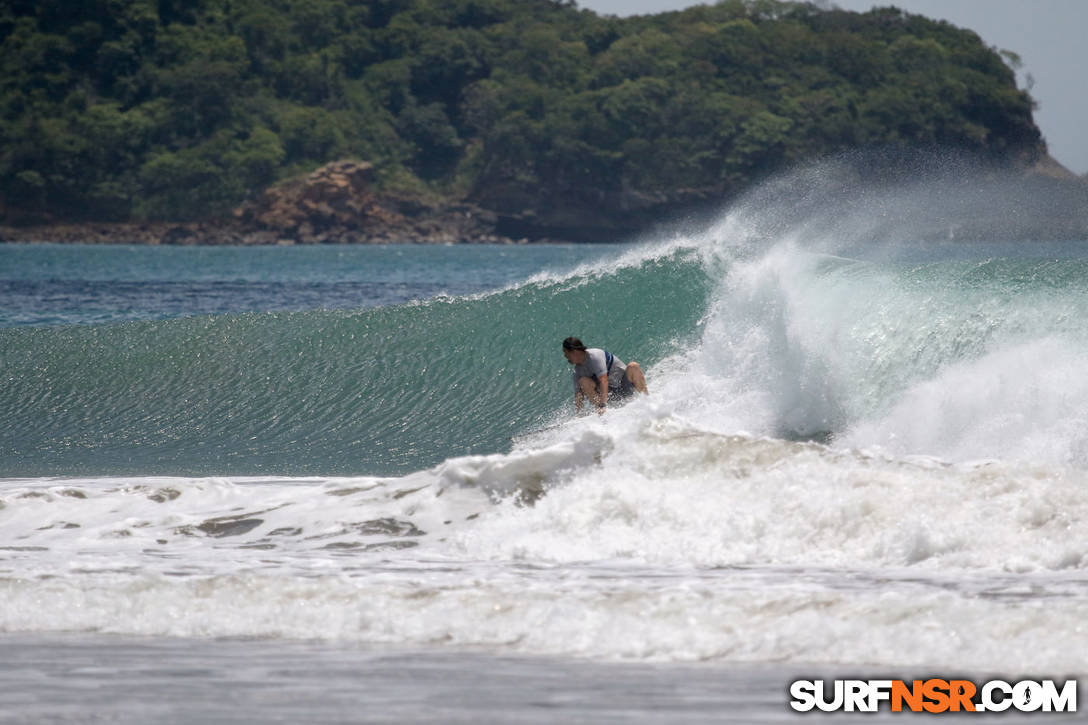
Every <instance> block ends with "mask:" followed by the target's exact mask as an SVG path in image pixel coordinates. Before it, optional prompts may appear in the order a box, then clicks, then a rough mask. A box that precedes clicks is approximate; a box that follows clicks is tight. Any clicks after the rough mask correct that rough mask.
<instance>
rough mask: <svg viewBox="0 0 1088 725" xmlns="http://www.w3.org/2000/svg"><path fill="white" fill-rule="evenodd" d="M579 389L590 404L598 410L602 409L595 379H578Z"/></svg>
mask: <svg viewBox="0 0 1088 725" xmlns="http://www.w3.org/2000/svg"><path fill="white" fill-rule="evenodd" d="M578 388H579V389H580V390H581V391H582V395H584V396H586V399H587V400H589V402H590V403H592V404H593V405H595V406H597V407H598V408H599V407H601V406H600V402H599V399H600V396H599V395H598V394H597V381H596V380H594V379H593V378H578Z"/></svg>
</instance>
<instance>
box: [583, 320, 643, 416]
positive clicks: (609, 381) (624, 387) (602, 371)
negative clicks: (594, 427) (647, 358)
mask: <svg viewBox="0 0 1088 725" xmlns="http://www.w3.org/2000/svg"><path fill="white" fill-rule="evenodd" d="M563 357H565V358H567V362H569V363H570V364H572V365H573V366H574V408H575V410H577V411H578V412H579V413H581V412H582V405H583V403H584V401H585V399H586V398H589V400H590V402H592V403H593V404H594V405H596V406H597V412H598V413H603V412H604V410H605V405H607V403H608V400H609V395H610V394H611V400H613V401H617V400H624V399H626V398H629V397H631V396H632V395H634V393H635V391H636V390H637V391H638V392H640V393H642V394H643V395H649V392H650V391H648V390H647V389H646V377H645V376H644V375H643V374H642V367H641V366H640V365H639V364H638V363H637V362H634V361H632V362H629V363H626V364H624V362H623V361H622V360H620V359H619V358H618V357H616V356H615V355H613V354H612V353H610V352H608V351H607V350H602V349H600V348H596V347H591V348H587V347H586V346H585V345H584V344H583V343H582V341H581V340H579V339H578V338H577V337H568V338H567V339H566V340H563Z"/></svg>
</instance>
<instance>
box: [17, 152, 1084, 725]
mask: <svg viewBox="0 0 1088 725" xmlns="http://www.w3.org/2000/svg"><path fill="white" fill-rule="evenodd" d="M818 181H819V182H820V183H819V184H816V185H814V184H813V179H812V177H811V176H804V175H802V176H800V177H797V178H794V179H793V180H791V182H790V184H788V185H786V186H783V185H774V184H771V185H769V186H767V187H764V189H763V190H762V191H761V192H760V193H757V194H754V195H750V196H749V197H748V198H746V199H745V200H742V201H740V202H738V203H737V204H735V205H733V206H732V207H730V208H728V209H726V210H724V211H723V212H722V214H721V215H720V216H719V217H718V218H717V220H716V221H715V222H714V223H712V224H710V225H703V226H700V227H693V228H688V229H684V228H679V227H678V228H676V229H674V230H672V231H669V232H667V233H666V232H663V233H660V234H657V235H647V237H646V238H645V239H642V240H638V241H635V242H633V243H631V244H626V245H620V246H604V245H578V246H561V245H554V246H532V245H529V246H502V247H498V246H467V245H466V246H452V247H432V246H422V245H398V246H389V247H307V248H303V247H277V248H260V249H250V248H211V247H186V248H157V247H134V246H124V245H116V246H93V247H91V246H87V247H83V246H56V245H23V244H12V245H0V375H2V378H3V385H2V386H0V653H3V656H2V657H0V684H2V685H3V686H0V722H2V723H54V722H57V723H59V722H81V723H84V722H85V723H98V722H102V723H105V722H110V723H147V722H157V723H250V722H253V723H256V722H292V723H304V722H305V723H346V722H400V723H460V722H464V723H486V722H495V723H514V722H516V723H558V722H564V723H565V722H594V723H599V722H639V723H666V722H667V723H712V722H714V723H718V722H737V723H757V722H782V721H793V720H796V719H804V717H805V716H804V715H800V714H797V713H793V712H792V710H791V709H790V707H789V704H788V703H789V700H790V696H789V693H788V686H789V683H790V682H791V681H792V680H794V679H798V678H813V677H824V678H828V679H834V678H835V677H861V678H889V677H894V678H899V677H902V678H905V679H910V678H912V677H913V678H919V677H923V678H924V677H930V676H937V677H950V676H966V677H968V678H970V679H973V680H975V681H979V682H981V681H985V680H987V679H991V678H993V677H1002V678H1006V679H1008V680H1009V681H1013V682H1014V681H1017V680H1023V679H1040V678H1051V679H1058V680H1066V679H1075V678H1081V679H1084V678H1086V677H1088V660H1086V656H1085V653H1086V652H1088V497H1086V495H1085V492H1086V487H1088V373H1086V371H1085V361H1086V360H1088V328H1086V327H1085V322H1084V320H1085V319H1086V318H1088V242H1085V241H1081V240H1064V239H1057V240H1055V239H1029V240H1024V239H1020V238H1017V239H1013V238H1011V236H1012V235H1008V234H1007V235H1004V236H1003V234H1002V231H1003V230H1006V229H1008V228H1009V225H1008V224H1007V220H1005V219H1003V218H1001V216H1000V215H995V214H994V213H993V211H992V208H993V207H992V205H989V206H986V209H987V211H986V214H987V216H986V218H985V221H986V222H987V225H985V226H986V229H985V230H984V231H985V233H983V232H982V231H979V230H980V228H981V227H980V226H979V224H978V220H979V213H978V210H979V206H978V204H977V203H976V201H974V199H976V196H974V195H972V196H971V197H970V198H966V197H967V195H964V194H962V193H959V195H958V196H957V192H956V189H955V188H953V189H949V188H948V187H947V186H946V187H941V186H940V185H939V184H934V183H926V184H921V183H919V184H915V185H910V184H908V185H906V186H904V185H903V184H902V183H899V184H898V185H896V186H894V187H893V188H883V189H869V190H867V191H865V192H864V193H860V192H859V193H858V194H854V195H849V194H843V193H842V191H841V186H840V185H838V184H837V183H832V182H835V181H836V178H835V177H834V175H833V174H831V175H830V177H829V175H828V173H827V172H826V171H825V172H822V175H820V176H819V178H818ZM799 184H800V185H801V187H800V188H802V189H803V190H806V191H805V193H803V194H798V193H796V192H797V189H798V188H799V187H798V185H799ZM956 188H960V187H956ZM786 192H790V193H788V194H787V193H786ZM784 200H788V201H784ZM953 200H954V201H955V203H952V202H953ZM1010 208H1012V207H1010ZM964 229H967V230H968V236H967V237H966V238H965V237H964V231H963V230H964ZM568 335H577V336H579V337H581V338H582V339H583V340H585V341H586V342H587V343H588V344H590V345H591V346H601V347H607V348H608V349H610V350H611V351H612V352H614V353H615V354H616V355H617V356H618V357H620V358H621V359H623V360H632V359H634V360H637V361H639V362H640V363H641V365H642V366H643V368H644V370H645V371H646V374H647V379H648V383H649V387H650V393H651V394H650V395H649V396H646V397H639V398H637V399H636V400H634V401H632V402H630V403H629V404H627V405H625V406H622V407H617V408H614V409H612V410H609V412H607V413H606V414H605V415H603V416H597V415H595V414H594V415H589V416H587V417H576V416H574V415H573V407H572V405H571V399H572V391H573V387H572V385H571V380H570V368H569V366H568V364H567V363H566V362H565V360H564V359H563V357H562V354H561V349H560V341H561V340H562V339H563V338H565V337H567V336H568ZM810 717H811V716H810ZM836 717H838V716H831V715H829V716H824V717H818V718H817V719H819V720H821V721H829V719H831V720H834V719H835V718H836ZM857 717H858V716H857V715H851V714H845V715H842V716H841V719H842V720H844V721H848V722H852V721H854V720H856V719H857ZM902 717H903V716H902V715H899V714H894V713H889V712H884V713H882V715H880V716H877V717H876V718H875V719H877V720H881V721H882V720H884V719H892V720H894V719H898V718H902ZM965 717H966V716H965ZM1001 719H1002V721H1005V722H1018V721H1019V720H1020V719H1030V720H1032V721H1035V720H1037V719H1038V720H1045V721H1047V722H1073V721H1080V720H1079V719H1078V718H1077V716H1076V715H1071V714H1064V715H1063V714H1056V713H1040V714H1038V716H1037V717H1034V718H1033V717H1030V716H1028V715H1015V716H1014V715H1006V716H1005V717H1002V718H1001Z"/></svg>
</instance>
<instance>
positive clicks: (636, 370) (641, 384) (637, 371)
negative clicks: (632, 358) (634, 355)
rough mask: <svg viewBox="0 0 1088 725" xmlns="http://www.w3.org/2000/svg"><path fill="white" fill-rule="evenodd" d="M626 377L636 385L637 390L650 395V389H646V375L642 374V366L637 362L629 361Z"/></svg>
mask: <svg viewBox="0 0 1088 725" xmlns="http://www.w3.org/2000/svg"><path fill="white" fill-rule="evenodd" d="M624 377H626V378H627V380H628V381H629V382H630V383H631V385H634V386H635V390H637V391H638V392H640V393H642V394H643V395H649V394H650V391H649V390H647V389H646V376H645V375H643V374H642V366H641V365H639V364H638V363H637V362H629V363H627V372H625V373H624Z"/></svg>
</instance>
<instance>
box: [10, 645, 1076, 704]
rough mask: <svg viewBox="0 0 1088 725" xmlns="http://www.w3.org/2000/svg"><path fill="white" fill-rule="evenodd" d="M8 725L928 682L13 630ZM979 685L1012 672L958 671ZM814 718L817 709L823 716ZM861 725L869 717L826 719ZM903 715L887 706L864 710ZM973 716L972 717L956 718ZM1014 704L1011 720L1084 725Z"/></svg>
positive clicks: (630, 699)
mask: <svg viewBox="0 0 1088 725" xmlns="http://www.w3.org/2000/svg"><path fill="white" fill-rule="evenodd" d="M0 648H2V649H3V651H4V653H5V657H4V660H3V662H0V681H3V682H5V683H7V684H8V687H6V688H4V691H3V692H2V693H0V723H21V722H35V723H39V724H40V723H52V722H70V721H72V720H73V719H79V721H80V722H83V723H107V722H108V723H115V724H119V725H125V724H128V723H132V724H133V725H136V724H140V725H142V724H143V723H146V722H152V721H154V722H158V723H164V724H168V725H190V724H192V725H195V724H197V723H200V724H201V725H204V724H205V723H208V724H217V723H252V722H307V723H313V724H314V725H321V724H327V725H333V724H338V723H387V722H392V721H395V722H398V723H405V724H408V723H420V724H421V725H422V724H423V723H446V724H447V725H454V724H458V723H465V724H466V725H467V724H469V723H471V724H472V725H476V724H477V723H514V722H516V723H523V724H526V725H531V724H535V723H540V724H541V725H551V724H552V723H557V722H564V723H590V722H592V723H628V722H632V723H633V722H637V723H640V725H645V724H651V725H652V724H656V723H660V724H661V725H703V724H704V723H705V724H707V725H709V724H710V723H715V724H720V723H738V724H744V725H750V724H751V723H789V722H797V721H799V720H803V719H804V718H805V717H806V715H805V714H803V713H797V712H794V711H792V710H791V709H790V706H789V699H790V696H789V684H790V683H791V682H792V681H794V680H797V679H824V680H833V679H848V678H866V679H868V678H882V679H890V678H902V679H905V680H908V681H909V680H911V679H923V678H925V677H927V676H929V675H930V674H932V673H929V672H922V671H919V670H918V669H917V668H909V669H907V668H904V669H893V668H888V667H879V668H875V667H874V668H867V667H864V666H859V665H850V666H845V665H842V666H835V667H828V666H826V665H819V666H804V665H801V664H793V663H791V664H789V665H780V664H773V663H763V664H746V663H678V664H673V663H670V664H648V663H631V662H598V661H587V660H579V659H573V658H557V657H543V656H537V657H531V656H515V655H507V654H496V653H489V652H478V651H457V650H448V649H418V648H397V647H374V646H358V645H343V644H337V643H330V642H313V641H274V640H260V639H256V640H250V639H177V638H170V637H131V636H117V635H101V634H77V633H70V634H51V635H24V634H0ZM958 674H960V675H964V676H965V677H966V678H967V679H971V680H973V681H975V682H980V681H985V680H988V679H993V678H994V677H1001V676H1008V675H1000V674H992V673H990V674H981V673H975V674H971V673H958ZM809 716H810V717H811V714H809ZM818 717H819V721H820V722H823V723H852V722H855V721H856V720H857V718H858V717H859V716H858V715H857V714H856V713H839V714H822V715H820V716H818ZM864 717H865V718H866V720H867V721H875V722H890V721H895V720H898V719H901V717H902V713H894V712H891V711H890V710H888V709H887V706H885V709H883V710H881V711H880V712H877V713H872V714H869V715H866V716H864ZM945 717H946V718H952V721H959V720H961V719H963V720H967V721H968V722H970V721H972V718H971V714H964V715H954V714H946V715H945ZM1078 718H1079V716H1078V715H1077V714H1076V713H1067V714H1062V713H1035V714H1034V715H1029V714H1021V713H1014V712H1006V713H1003V714H1002V715H1001V716H1000V719H1001V721H1002V722H1003V723H1022V722H1039V721H1045V722H1047V723H1054V724H1055V725H1059V724H1063V723H1071V722H1079V719H1078Z"/></svg>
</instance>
